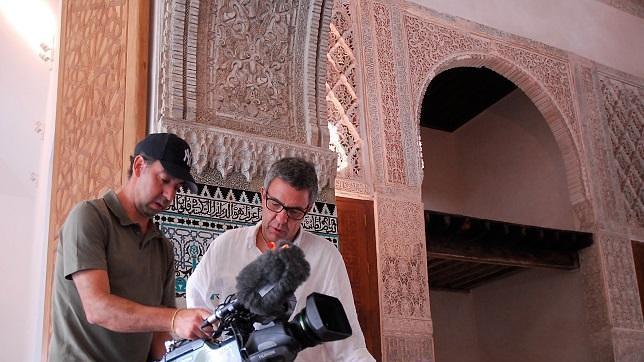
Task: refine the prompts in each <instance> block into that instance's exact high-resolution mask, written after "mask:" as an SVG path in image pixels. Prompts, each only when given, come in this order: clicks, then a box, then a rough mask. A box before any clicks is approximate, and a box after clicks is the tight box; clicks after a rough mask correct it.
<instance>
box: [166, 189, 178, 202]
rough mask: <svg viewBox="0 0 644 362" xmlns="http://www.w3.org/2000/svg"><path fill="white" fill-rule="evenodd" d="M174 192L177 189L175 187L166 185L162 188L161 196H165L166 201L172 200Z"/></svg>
mask: <svg viewBox="0 0 644 362" xmlns="http://www.w3.org/2000/svg"><path fill="white" fill-rule="evenodd" d="M176 193H177V189H176V188H175V187H171V186H169V185H168V186H165V187H164V188H163V197H165V199H166V200H167V201H168V202H172V200H174V195H175V194H176Z"/></svg>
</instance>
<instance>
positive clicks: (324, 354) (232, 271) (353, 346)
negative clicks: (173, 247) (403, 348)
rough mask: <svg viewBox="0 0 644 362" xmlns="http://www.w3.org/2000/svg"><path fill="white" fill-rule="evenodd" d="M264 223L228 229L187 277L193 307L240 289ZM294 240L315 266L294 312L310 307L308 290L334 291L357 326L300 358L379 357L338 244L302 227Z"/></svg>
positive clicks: (302, 361) (303, 361)
mask: <svg viewBox="0 0 644 362" xmlns="http://www.w3.org/2000/svg"><path fill="white" fill-rule="evenodd" d="M260 225H261V221H260V222H259V223H258V224H257V225H255V226H251V227H243V228H239V229H233V230H228V231H226V232H225V233H223V234H221V235H220V236H219V237H217V239H215V240H214V241H213V242H212V243H211V244H210V246H209V247H208V251H206V253H205V254H204V256H203V258H202V259H201V262H199V265H197V268H196V269H195V270H194V272H193V273H192V275H191V276H190V278H189V279H188V285H187V290H186V302H187V305H188V307H189V308H193V307H204V308H208V309H210V310H213V309H214V308H215V307H216V306H217V305H219V304H220V303H222V302H223V301H224V299H225V298H226V296H228V295H230V294H233V293H235V292H236V288H235V285H236V280H235V278H236V277H237V274H239V272H240V271H241V270H242V269H243V268H244V267H245V266H246V265H247V264H249V263H250V262H252V261H253V260H255V259H256V258H257V257H258V256H260V255H261V252H260V251H259V249H258V248H257V246H256V244H255V236H256V235H257V232H258V230H259V227H260ZM293 242H294V244H295V245H297V246H299V247H300V248H301V249H302V251H303V252H304V255H305V257H306V260H307V261H308V262H309V264H310V265H311V275H310V276H309V278H308V279H307V280H306V281H305V282H304V283H303V284H302V285H301V286H300V287H299V288H297V290H296V291H295V297H296V298H297V305H296V307H295V311H294V313H293V315H294V314H296V313H297V312H299V311H300V310H302V309H303V308H304V307H305V306H306V297H307V296H308V295H309V294H311V293H313V292H318V293H322V294H327V295H331V296H334V297H336V298H338V299H339V300H340V302H341V303H342V306H343V307H344V310H345V312H346V314H347V317H348V319H349V323H350V324H351V329H352V331H353V334H352V335H351V337H349V338H347V339H344V340H341V341H335V342H327V343H323V344H321V345H318V346H315V347H312V348H307V349H305V350H303V351H302V352H300V353H299V354H298V356H297V358H296V361H297V362H309V361H310V362H324V361H375V360H374V358H373V357H372V356H371V355H370V354H369V352H368V351H367V348H366V347H365V342H364V336H363V334H362V330H361V329H360V325H359V323H358V317H357V314H356V310H355V304H354V301H353V295H352V293H351V285H350V283H349V276H348V274H347V270H346V267H345V265H344V261H343V260H342V256H341V255H340V252H338V249H336V247H335V246H333V244H331V243H330V242H329V241H327V240H325V239H323V238H321V237H319V236H317V235H314V234H312V233H309V232H307V231H305V230H303V229H300V232H299V234H298V236H297V237H296V238H295V240H294V241H293ZM291 317H292V316H291Z"/></svg>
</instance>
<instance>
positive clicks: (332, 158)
mask: <svg viewBox="0 0 644 362" xmlns="http://www.w3.org/2000/svg"><path fill="white" fill-rule="evenodd" d="M159 131H167V132H171V133H176V134H177V135H179V136H180V137H182V138H183V139H185V140H186V141H187V142H188V143H189V144H190V148H191V149H192V155H193V165H192V167H193V172H195V173H196V174H200V173H202V172H203V171H204V170H205V169H206V168H210V169H213V170H217V171H219V173H220V174H221V175H222V176H223V178H224V179H225V178H226V177H227V176H228V175H230V174H232V173H235V172H237V173H241V174H242V175H244V177H246V179H247V181H249V182H250V181H251V180H253V179H255V178H262V177H264V175H265V174H266V172H267V171H268V169H269V168H270V166H271V165H272V164H273V163H274V162H275V161H277V160H279V159H281V158H283V157H296V156H297V157H302V158H304V159H306V160H307V161H310V162H312V163H313V165H315V169H316V172H317V175H318V185H319V187H320V190H322V189H324V188H326V187H331V188H332V187H333V186H334V179H335V170H336V155H335V153H334V152H332V151H330V150H328V149H320V148H318V147H311V146H306V145H299V144H293V143H289V142H285V141H278V140H274V139H268V138H260V137H248V136H247V135H245V134H242V133H238V132H233V131H228V130H224V129H219V128H214V127H212V126H206V125H201V124H198V123H187V122H181V121H179V122H176V121H170V120H163V121H161V122H160V123H159Z"/></svg>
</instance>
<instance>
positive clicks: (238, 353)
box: [163, 293, 352, 362]
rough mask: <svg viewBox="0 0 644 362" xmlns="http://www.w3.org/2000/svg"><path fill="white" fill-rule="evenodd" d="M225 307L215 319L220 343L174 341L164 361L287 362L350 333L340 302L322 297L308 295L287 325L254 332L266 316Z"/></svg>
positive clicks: (278, 323) (271, 325)
mask: <svg viewBox="0 0 644 362" xmlns="http://www.w3.org/2000/svg"><path fill="white" fill-rule="evenodd" d="M230 303H233V302H229V303H228V304H230ZM220 307H222V306H219V307H217V309H220ZM224 307H225V308H224V309H227V310H230V312H229V313H227V314H226V315H225V316H223V317H222V318H221V319H219V318H218V319H219V327H218V329H217V331H216V332H215V335H214V337H215V338H219V340H217V339H213V340H207V341H205V340H194V341H180V342H176V343H175V344H174V346H173V348H172V350H171V351H169V352H168V353H167V354H166V355H165V356H164V358H163V361H168V362H202V361H203V362H205V361H231V362H233V361H234V362H236V361H240V362H241V361H244V362H246V361H251V362H259V361H271V362H277V361H280V362H282V361H284V362H288V361H293V360H294V359H295V357H296V356H297V354H298V353H299V352H300V351H301V350H303V349H305V348H309V347H313V346H316V345H318V344H320V343H324V342H330V341H337V340H341V339H344V338H347V337H349V336H351V333H352V331H351V325H350V324H349V320H348V319H347V316H346V313H345V312H344V308H343V307H342V304H341V303H340V301H339V300H338V299H337V298H335V297H332V296H329V295H325V294H320V293H312V294H311V295H309V296H308V297H307V298H306V307H305V308H304V309H302V311H300V312H299V313H298V314H296V315H295V317H294V318H293V319H292V320H291V321H290V322H288V321H284V320H279V319H277V320H274V321H272V322H270V323H268V324H266V325H262V328H257V329H255V328H254V327H253V324H254V323H255V322H258V321H266V316H263V317H260V316H255V315H252V314H251V313H249V312H248V310H246V309H244V308H243V307H241V306H237V307H235V308H231V307H229V306H227V305H226V306H224ZM222 336H223V338H220V337H222Z"/></svg>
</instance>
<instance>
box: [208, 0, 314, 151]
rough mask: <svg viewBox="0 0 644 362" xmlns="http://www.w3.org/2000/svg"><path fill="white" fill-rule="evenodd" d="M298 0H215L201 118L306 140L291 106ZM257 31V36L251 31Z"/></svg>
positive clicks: (252, 132) (240, 129)
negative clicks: (246, 0) (243, 0)
mask: <svg viewBox="0 0 644 362" xmlns="http://www.w3.org/2000/svg"><path fill="white" fill-rule="evenodd" d="M297 3H298V2H296V1H293V0H290V1H249V2H241V1H236V0H223V1H214V2H212V4H211V6H210V7H209V9H210V13H208V14H206V16H205V19H206V21H207V25H206V27H205V29H206V30H207V34H205V35H204V36H203V39H204V44H203V46H205V47H206V51H205V54H206V56H205V59H200V61H199V63H198V66H197V68H198V69H197V73H198V74H199V75H200V77H199V80H198V81H200V82H204V83H205V84H204V86H203V89H205V94H204V97H203V100H204V102H203V103H201V104H200V103H198V104H197V121H198V122H203V123H208V124H213V125H215V126H218V127H222V128H228V129H232V130H237V131H242V132H247V133H251V134H259V135H263V136H268V137H275V138H282V139H286V140H290V141H294V142H298V143H303V142H304V141H305V129H304V123H302V122H298V120H296V119H295V115H294V113H293V112H292V111H291V110H292V107H291V104H292V99H293V95H292V94H291V92H292V90H291V86H290V85H289V82H290V80H291V79H292V73H293V70H292V69H291V68H292V67H293V65H292V60H293V56H294V48H293V47H294V40H295V37H294V31H295V22H296V20H297V16H298V14H297ZM249 34H252V36H248V35H249Z"/></svg>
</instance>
